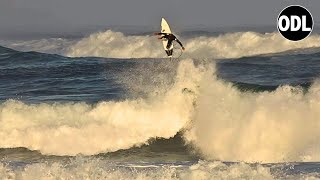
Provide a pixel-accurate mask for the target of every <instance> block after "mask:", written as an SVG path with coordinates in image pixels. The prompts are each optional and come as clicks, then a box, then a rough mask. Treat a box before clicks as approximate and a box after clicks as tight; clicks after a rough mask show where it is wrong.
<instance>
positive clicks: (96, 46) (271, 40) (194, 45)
mask: <svg viewBox="0 0 320 180" xmlns="http://www.w3.org/2000/svg"><path fill="white" fill-rule="evenodd" d="M181 41H182V42H183V43H184V44H185V47H186V51H185V52H184V54H183V57H187V58H198V59H200V58H239V57H243V56H253V55H259V54H268V53H278V52H284V51H288V50H293V49H299V48H311V47H320V36H319V35H312V36H310V37H309V38H307V39H305V40H303V41H300V42H291V41H288V40H285V39H284V38H283V37H282V36H281V35H280V34H279V33H278V32H275V33H256V32H237V33H228V34H223V35H220V36H212V37H196V38H187V39H181ZM177 46H179V45H177ZM66 55H68V56H72V57H79V56H98V57H110V58H162V57H165V53H164V52H163V48H162V44H161V42H159V41H157V39H156V37H154V36H126V35H124V34H123V33H120V32H113V31H110V30H108V31H106V32H100V33H95V34H91V35H90V36H89V37H87V38H83V39H82V40H80V41H79V42H77V43H75V44H74V45H72V46H70V47H69V48H68V50H67V51H66Z"/></svg>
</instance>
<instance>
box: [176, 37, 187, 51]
mask: <svg viewBox="0 0 320 180" xmlns="http://www.w3.org/2000/svg"><path fill="white" fill-rule="evenodd" d="M175 40H176V41H177V43H179V45H180V46H181V48H182V49H183V50H184V49H185V48H184V46H183V45H182V43H181V41H179V39H177V38H176V39H175Z"/></svg>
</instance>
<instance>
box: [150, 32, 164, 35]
mask: <svg viewBox="0 0 320 180" xmlns="http://www.w3.org/2000/svg"><path fill="white" fill-rule="evenodd" d="M153 34H154V35H167V33H159V32H155V33H153Z"/></svg>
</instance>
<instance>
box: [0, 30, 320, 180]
mask: <svg viewBox="0 0 320 180" xmlns="http://www.w3.org/2000/svg"><path fill="white" fill-rule="evenodd" d="M184 34H185V35H182V36H181V38H180V39H181V41H182V42H183V43H184V44H185V47H186V51H185V52H183V54H182V55H181V57H179V58H176V59H174V60H173V61H169V60H168V59H166V58H165V53H164V52H163V50H162V44H161V42H159V41H157V39H156V38H155V37H153V36H150V35H148V34H147V33H141V34H139V33H138V34H135V35H128V34H124V33H121V32H115V31H111V30H107V31H101V32H98V33H93V34H91V35H89V36H87V37H83V38H70V39H63V38H44V39H34V40H12V41H10V40H5V41H4V40H0V44H1V47H0V81H1V83H0V139H1V140H0V159H1V160H0V179H319V178H320V155H319V154H320V131H319V129H320V83H319V81H318V77H319V75H320V64H319V61H320V36H319V35H318V34H313V35H311V36H310V37H309V38H308V39H306V40H304V41H301V42H297V43H293V42H288V41H286V40H284V39H283V38H282V37H281V36H280V35H279V34H278V33H275V32H274V33H261V32H260V33H258V32H232V33H209V32H207V33H203V32H202V34H201V33H199V32H188V33H184ZM179 53H181V52H180V50H178V49H176V56H175V57H178V56H179Z"/></svg>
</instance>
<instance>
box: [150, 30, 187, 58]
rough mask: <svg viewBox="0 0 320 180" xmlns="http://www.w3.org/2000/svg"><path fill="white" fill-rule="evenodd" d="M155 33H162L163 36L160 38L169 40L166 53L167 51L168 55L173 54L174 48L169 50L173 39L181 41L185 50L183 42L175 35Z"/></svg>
mask: <svg viewBox="0 0 320 180" xmlns="http://www.w3.org/2000/svg"><path fill="white" fill-rule="evenodd" d="M155 34H156V35H162V36H161V38H159V39H163V38H165V39H167V40H168V44H167V50H166V53H167V55H168V56H172V53H173V49H171V50H169V48H170V47H171V45H172V42H173V41H177V43H179V45H180V46H181V48H182V49H183V50H184V47H183V45H182V43H181V42H180V41H179V39H178V38H177V37H176V36H175V35H173V34H170V33H155Z"/></svg>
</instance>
